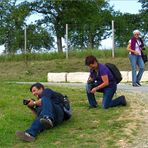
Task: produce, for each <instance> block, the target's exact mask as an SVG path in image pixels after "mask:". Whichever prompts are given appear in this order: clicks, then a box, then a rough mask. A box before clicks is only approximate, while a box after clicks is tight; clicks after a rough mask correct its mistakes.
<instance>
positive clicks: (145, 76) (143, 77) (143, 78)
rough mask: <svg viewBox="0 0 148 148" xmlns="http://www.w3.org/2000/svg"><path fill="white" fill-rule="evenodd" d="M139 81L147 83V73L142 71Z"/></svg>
mask: <svg viewBox="0 0 148 148" xmlns="http://www.w3.org/2000/svg"><path fill="white" fill-rule="evenodd" d="M141 81H143V82H146V81H147V82H148V71H144V73H143V76H142V78H141Z"/></svg>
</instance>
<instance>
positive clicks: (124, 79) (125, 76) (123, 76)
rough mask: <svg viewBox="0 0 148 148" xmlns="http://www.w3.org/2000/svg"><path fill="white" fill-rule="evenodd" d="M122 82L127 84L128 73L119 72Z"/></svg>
mask: <svg viewBox="0 0 148 148" xmlns="http://www.w3.org/2000/svg"><path fill="white" fill-rule="evenodd" d="M121 75H122V81H121V82H128V71H121Z"/></svg>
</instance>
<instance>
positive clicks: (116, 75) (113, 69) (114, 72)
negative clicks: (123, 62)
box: [105, 63, 122, 84]
mask: <svg viewBox="0 0 148 148" xmlns="http://www.w3.org/2000/svg"><path fill="white" fill-rule="evenodd" d="M105 65H106V66H107V67H108V69H109V70H110V71H111V73H112V75H113V77H114V78H115V81H116V83H117V84H118V83H120V81H121V80H122V75H121V73H120V71H119V69H118V68H117V66H116V65H114V64H111V63H106V64H105Z"/></svg>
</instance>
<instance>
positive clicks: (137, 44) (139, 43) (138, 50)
mask: <svg viewBox="0 0 148 148" xmlns="http://www.w3.org/2000/svg"><path fill="white" fill-rule="evenodd" d="M129 43H130V44H131V40H129ZM140 45H141V42H140V41H139V40H137V42H136V44H135V51H137V52H138V53H139V55H141V49H140ZM129 54H131V52H129Z"/></svg>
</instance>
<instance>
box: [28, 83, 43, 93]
mask: <svg viewBox="0 0 148 148" xmlns="http://www.w3.org/2000/svg"><path fill="white" fill-rule="evenodd" d="M33 87H36V88H37V89H40V88H43V89H44V85H43V84H41V83H35V84H33V85H31V87H30V91H31V92H32V88H33Z"/></svg>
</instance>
